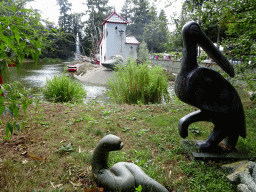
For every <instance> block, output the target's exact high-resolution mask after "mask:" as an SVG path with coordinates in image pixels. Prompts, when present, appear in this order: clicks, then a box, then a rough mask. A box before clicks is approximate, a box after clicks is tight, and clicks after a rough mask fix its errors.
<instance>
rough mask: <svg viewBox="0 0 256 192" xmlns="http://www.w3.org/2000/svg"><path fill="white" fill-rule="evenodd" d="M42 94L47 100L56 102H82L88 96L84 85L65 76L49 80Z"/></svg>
mask: <svg viewBox="0 0 256 192" xmlns="http://www.w3.org/2000/svg"><path fill="white" fill-rule="evenodd" d="M42 92H43V94H44V96H45V98H46V99H47V100H50V101H54V102H69V101H70V102H75V101H81V100H82V99H83V98H84V97H85V96H86V91H85V90H84V88H83V85H82V84H80V83H78V82H75V81H73V80H72V79H71V78H70V77H67V76H66V75H64V74H62V75H55V76H54V77H53V78H52V79H47V80H46V85H45V87H44V88H43V89H42Z"/></svg>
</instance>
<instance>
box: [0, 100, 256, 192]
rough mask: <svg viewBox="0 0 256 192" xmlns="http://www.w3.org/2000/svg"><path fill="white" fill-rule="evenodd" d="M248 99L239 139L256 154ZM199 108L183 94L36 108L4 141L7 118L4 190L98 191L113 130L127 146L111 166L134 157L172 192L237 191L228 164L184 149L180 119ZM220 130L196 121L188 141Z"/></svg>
mask: <svg viewBox="0 0 256 192" xmlns="http://www.w3.org/2000/svg"><path fill="white" fill-rule="evenodd" d="M243 98H244V99H243V103H244V107H245V114H246V122H247V133H248V135H247V138H246V139H242V138H240V139H239V141H238V144H237V149H238V150H242V151H245V152H246V153H249V154H252V155H255V154H256V138H255V137H256V131H255V127H256V109H255V108H256V105H255V103H252V102H250V101H249V100H248V98H247V96H243ZM194 110H196V109H195V108H194V107H191V106H188V105H186V104H183V103H182V102H180V101H179V100H178V99H176V98H174V99H173V100H172V101H171V102H170V103H168V104H159V105H125V104H121V105H117V104H106V105H104V104H96V103H91V104H59V103H57V104H54V103H46V102H41V103H39V104H38V105H31V106H29V108H28V110H27V116H26V118H25V122H26V126H25V130H23V131H22V132H20V133H19V132H16V133H15V134H14V135H13V137H12V138H11V140H3V139H2V138H3V136H4V135H5V124H6V121H7V120H8V118H10V117H6V118H1V120H0V138H1V139H0V191H34V192H36V191H96V188H97V182H96V180H95V179H94V178H93V175H92V173H91V167H90V161H91V156H92V153H93V150H94V148H95V146H96V145H97V143H98V142H99V140H100V139H101V138H102V137H103V136H105V135H107V134H110V133H111V134H115V135H117V136H119V137H120V138H121V139H122V141H123V143H124V147H123V149H122V150H120V151H115V152H111V153H110V158H109V165H110V166H112V165H113V164H115V163H117V162H120V161H127V162H134V163H135V164H136V165H138V166H140V167H141V168H142V169H143V170H144V171H145V172H146V173H147V174H148V175H149V176H150V177H152V178H154V179H155V180H156V181H158V182H159V183H161V184H163V185H164V186H166V188H168V189H169V190H170V191H182V192H183V191H234V190H235V189H236V186H235V185H232V184H231V183H230V182H229V181H228V180H227V179H226V173H224V172H223V171H222V170H221V169H220V166H221V165H222V164H224V163H228V162H213V161H210V162H202V161H198V162H197V161H192V160H191V159H190V158H189V156H188V155H187V154H186V153H184V150H183V149H182V148H181V145H180V143H181V140H182V138H181V137H180V136H179V133H178V130H177V124H178V121H179V119H180V118H181V117H183V116H184V115H186V114H188V113H190V112H192V111H194ZM2 117H3V116H2ZM19 118H21V119H22V118H24V116H23V115H22V114H21V115H20V117H19ZM212 128H213V124H211V123H207V122H199V123H195V124H193V125H191V127H190V129H189V137H188V139H205V138H206V137H207V136H208V135H209V133H210V132H211V130H212ZM70 143H71V144H72V145H70Z"/></svg>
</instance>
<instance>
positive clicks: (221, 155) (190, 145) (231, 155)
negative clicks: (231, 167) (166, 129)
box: [181, 140, 253, 161]
mask: <svg viewBox="0 0 256 192" xmlns="http://www.w3.org/2000/svg"><path fill="white" fill-rule="evenodd" d="M197 142H199V141H196V140H182V141H181V145H182V147H183V148H184V150H185V151H186V152H187V153H188V155H189V156H190V157H191V159H192V160H202V161H209V160H213V161H220V160H223V161H227V160H233V161H237V160H244V159H247V160H251V159H253V157H250V156H249V155H247V154H244V153H242V152H240V151H231V152H225V151H223V150H222V149H221V147H220V148H219V149H218V150H216V151H214V152H211V153H209V152H201V151H200V149H199V148H198V147H197V146H196V145H195V144H196V143H197Z"/></svg>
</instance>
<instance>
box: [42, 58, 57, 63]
mask: <svg viewBox="0 0 256 192" xmlns="http://www.w3.org/2000/svg"><path fill="white" fill-rule="evenodd" d="M61 62H62V59H59V58H56V59H53V58H43V59H42V63H61Z"/></svg>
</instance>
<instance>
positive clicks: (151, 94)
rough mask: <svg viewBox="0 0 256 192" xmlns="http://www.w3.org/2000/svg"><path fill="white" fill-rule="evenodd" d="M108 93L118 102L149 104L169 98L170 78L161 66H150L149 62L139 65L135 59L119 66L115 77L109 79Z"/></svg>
mask: <svg viewBox="0 0 256 192" xmlns="http://www.w3.org/2000/svg"><path fill="white" fill-rule="evenodd" d="M108 83H109V85H110V91H109V92H107V94H108V95H109V96H110V98H111V99H112V100H114V101H115V102H117V103H128V104H138V103H141V104H148V103H160V101H161V100H162V99H165V100H166V101H168V100H169V98H170V97H169V93H168V91H167V89H168V79H167V76H166V75H164V70H163V68H161V67H160V66H154V67H149V65H148V64H147V63H145V64H140V65H139V66H137V63H136V61H135V60H132V59H128V60H127V63H126V64H125V65H124V66H123V67H122V66H117V70H116V71H115V72H114V78H112V79H110V80H109V82H108Z"/></svg>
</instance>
